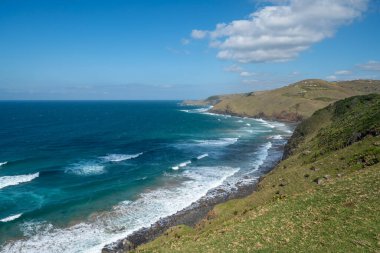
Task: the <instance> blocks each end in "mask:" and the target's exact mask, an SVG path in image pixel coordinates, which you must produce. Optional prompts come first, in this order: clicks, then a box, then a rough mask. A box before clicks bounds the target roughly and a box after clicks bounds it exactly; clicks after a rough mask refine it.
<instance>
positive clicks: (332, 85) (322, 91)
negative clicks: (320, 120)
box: [203, 79, 380, 121]
mask: <svg viewBox="0 0 380 253" xmlns="http://www.w3.org/2000/svg"><path fill="white" fill-rule="evenodd" d="M370 93H380V81H378V80H355V81H342V82H326V81H323V80H318V79H311V80H303V81H300V82H297V83H294V84H292V85H288V86H285V87H282V88H279V89H274V90H269V91H262V92H251V93H247V94H235V95H227V96H218V100H217V102H215V103H213V104H214V108H213V109H212V111H214V112H216V113H228V114H235V115H241V116H249V117H263V118H267V119H274V120H284V121H298V120H301V119H305V118H308V117H310V116H311V115H312V114H313V113H314V112H315V111H316V110H318V109H321V108H324V107H326V106H328V105H329V104H331V103H333V102H335V101H338V100H341V99H344V98H347V97H352V96H357V95H365V94H370ZM212 101H216V100H212ZM203 102H204V103H208V100H204V101H203Z"/></svg>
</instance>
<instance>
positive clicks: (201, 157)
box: [197, 154, 208, 160]
mask: <svg viewBox="0 0 380 253" xmlns="http://www.w3.org/2000/svg"><path fill="white" fill-rule="evenodd" d="M207 156H208V154H203V155H200V156H198V157H197V159H198V160H201V159H203V158H205V157H207Z"/></svg>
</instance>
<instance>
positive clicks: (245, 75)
mask: <svg viewBox="0 0 380 253" xmlns="http://www.w3.org/2000/svg"><path fill="white" fill-rule="evenodd" d="M253 75H254V73H251V72H248V71H242V72H240V76H242V77H249V76H253Z"/></svg>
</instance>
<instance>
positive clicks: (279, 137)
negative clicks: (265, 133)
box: [268, 135, 284, 140]
mask: <svg viewBox="0 0 380 253" xmlns="http://www.w3.org/2000/svg"><path fill="white" fill-rule="evenodd" d="M268 139H273V140H282V139H284V138H283V137H282V136H281V135H273V136H269V137H268Z"/></svg>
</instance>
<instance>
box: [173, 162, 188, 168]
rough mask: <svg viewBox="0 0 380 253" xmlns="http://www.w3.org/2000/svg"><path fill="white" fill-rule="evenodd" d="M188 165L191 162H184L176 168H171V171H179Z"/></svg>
mask: <svg viewBox="0 0 380 253" xmlns="http://www.w3.org/2000/svg"><path fill="white" fill-rule="evenodd" d="M189 164H191V161H186V162H183V163H180V164H178V165H176V166H173V167H172V169H173V170H179V169H180V168H183V167H186V166H187V165H189Z"/></svg>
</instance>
